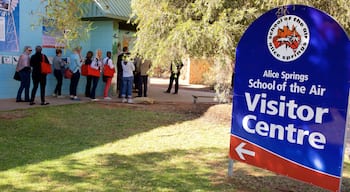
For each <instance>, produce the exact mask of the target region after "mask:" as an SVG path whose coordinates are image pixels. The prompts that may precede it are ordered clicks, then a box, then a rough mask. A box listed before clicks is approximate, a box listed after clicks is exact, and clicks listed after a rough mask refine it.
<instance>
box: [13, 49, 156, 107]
mask: <svg viewBox="0 0 350 192" xmlns="http://www.w3.org/2000/svg"><path fill="white" fill-rule="evenodd" d="M31 53H32V48H31V47H30V46H25V47H24V51H23V53H22V54H21V55H20V57H19V60H18V64H17V67H16V71H17V72H19V75H20V81H21V83H20V87H19V89H18V92H17V97H16V102H29V104H30V105H34V104H35V95H36V91H37V88H38V86H39V84H40V93H41V105H48V104H49V103H48V102H46V101H45V87H46V76H47V74H44V73H42V72H41V62H42V61H43V59H44V60H45V61H46V63H49V60H48V58H47V56H46V55H45V54H43V53H42V47H41V46H36V47H35V54H33V55H32V56H30V55H31ZM52 65H53V69H54V70H53V74H54V76H55V78H56V79H57V84H56V86H55V90H54V94H53V95H54V96H57V97H58V98H62V97H63V96H62V84H63V78H64V73H65V71H66V70H67V69H69V70H70V72H71V73H72V76H71V77H70V86H69V94H70V99H72V100H80V99H79V97H78V95H77V87H78V83H79V79H80V76H81V69H82V66H83V65H89V66H88V67H91V68H92V69H94V70H98V71H99V72H100V73H101V72H102V71H103V69H104V68H105V67H107V66H108V67H109V68H110V69H114V68H115V67H114V64H113V61H112V53H111V52H110V51H107V52H106V57H105V58H102V51H101V50H97V51H96V56H94V54H93V52H92V51H88V52H87V54H86V57H85V58H82V56H81V47H76V48H75V49H74V50H73V53H72V54H71V56H70V62H69V64H68V63H67V62H66V61H65V60H63V59H62V50H61V49H56V56H55V57H54V58H53V61H52ZM150 67H151V61H150V60H147V59H146V60H143V59H141V58H140V57H136V58H135V59H133V58H130V53H129V52H128V48H127V47H124V48H123V52H122V53H121V54H119V55H118V61H117V92H118V94H119V97H120V98H122V102H128V103H132V102H133V100H132V90H133V87H134V86H133V85H135V89H137V90H138V95H137V96H138V97H142V96H144V97H147V84H148V81H147V80H148V73H147V72H148V70H149V69H150ZM30 74H32V81H33V89H32V92H31V96H30V97H29V88H30ZM112 78H113V77H111V76H105V75H104V76H103V78H102V79H103V81H104V82H105V87H104V91H103V96H104V99H106V100H110V99H111V97H109V96H108V93H109V89H110V86H111V84H112ZM99 79H100V77H99V76H93V75H89V74H87V75H86V86H85V96H86V97H89V98H91V100H92V101H96V100H98V99H97V98H96V88H97V85H98V82H99ZM23 90H24V100H22V92H23Z"/></svg>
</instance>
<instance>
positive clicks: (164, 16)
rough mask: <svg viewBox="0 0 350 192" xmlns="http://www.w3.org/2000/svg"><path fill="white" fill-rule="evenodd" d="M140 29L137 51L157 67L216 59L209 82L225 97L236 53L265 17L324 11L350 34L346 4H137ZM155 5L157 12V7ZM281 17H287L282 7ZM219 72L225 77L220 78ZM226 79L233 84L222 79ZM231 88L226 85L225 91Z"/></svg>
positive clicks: (278, 0) (315, 0)
mask: <svg viewBox="0 0 350 192" xmlns="http://www.w3.org/2000/svg"><path fill="white" fill-rule="evenodd" d="M131 2H132V4H131V5H132V10H133V17H135V18H136V19H135V20H134V22H135V23H136V24H137V25H138V31H137V40H136V45H135V47H134V51H135V52H137V53H139V54H141V55H144V56H145V57H147V58H151V59H152V60H153V67H157V66H160V65H169V63H170V61H171V60H173V59H175V58H177V57H179V56H180V57H183V58H186V57H207V58H214V59H215V60H216V61H218V62H215V63H216V64H215V65H218V66H215V67H216V68H217V69H215V70H212V71H215V73H213V74H210V76H218V77H220V78H219V79H216V83H217V84H218V85H217V86H216V87H220V89H218V91H219V92H220V91H225V90H223V89H222V88H223V87H230V86H227V83H228V81H227V79H228V78H229V77H231V74H232V70H230V69H229V70H228V68H227V67H225V65H231V63H232V61H234V59H235V48H236V46H237V44H238V41H239V39H240V37H241V36H242V34H243V33H244V31H245V30H246V28H247V27H248V26H249V25H250V24H251V23H252V22H253V21H254V20H255V19H256V18H257V17H259V16H260V15H261V14H263V13H264V12H266V11H268V10H270V9H272V8H274V7H276V6H282V5H287V4H304V5H309V6H314V7H316V8H319V9H321V10H323V11H325V12H327V13H329V14H330V15H332V16H333V17H335V18H336V19H337V20H338V21H339V22H340V23H341V24H342V25H343V27H344V29H345V30H346V31H347V32H348V33H349V31H350V23H349V18H350V4H349V3H348V1H347V0H337V1H328V0H264V1H260V0H236V1H232V0H216V1H212V0H170V1H169V0H132V1H131ZM155 5H156V6H155ZM279 14H280V15H283V14H286V10H285V9H284V8H283V7H281V8H280V11H279ZM218 71H220V73H219V74H220V75H217V74H218V73H217V72H218ZM222 75H225V76H227V77H228V78H221V77H222ZM223 84H226V85H223Z"/></svg>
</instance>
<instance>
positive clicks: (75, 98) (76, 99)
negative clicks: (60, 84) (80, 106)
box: [71, 96, 80, 101]
mask: <svg viewBox="0 0 350 192" xmlns="http://www.w3.org/2000/svg"><path fill="white" fill-rule="evenodd" d="M71 99H72V100H74V101H80V99H79V98H78V97H77V96H74V97H73V98H71Z"/></svg>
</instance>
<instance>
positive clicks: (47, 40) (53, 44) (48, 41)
mask: <svg viewBox="0 0 350 192" xmlns="http://www.w3.org/2000/svg"><path fill="white" fill-rule="evenodd" d="M47 22H50V21H49V20H47V19H44V20H43V29H42V33H43V35H42V42H43V44H42V47H44V48H64V47H65V46H64V44H60V43H58V42H57V41H56V37H59V36H62V33H61V32H60V31H59V30H57V29H56V28H53V27H47V24H46V23H47Z"/></svg>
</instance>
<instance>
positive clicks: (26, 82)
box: [16, 69, 30, 101]
mask: <svg viewBox="0 0 350 192" xmlns="http://www.w3.org/2000/svg"><path fill="white" fill-rule="evenodd" d="M19 76H20V77H21V85H20V87H19V89H18V92H17V97H16V100H17V101H20V100H22V99H21V97H22V92H23V89H24V100H25V101H29V87H30V69H22V70H21V71H19Z"/></svg>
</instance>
